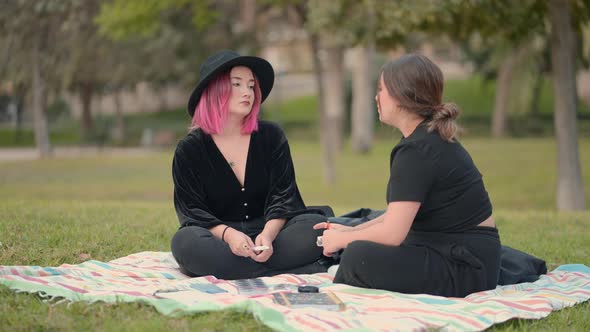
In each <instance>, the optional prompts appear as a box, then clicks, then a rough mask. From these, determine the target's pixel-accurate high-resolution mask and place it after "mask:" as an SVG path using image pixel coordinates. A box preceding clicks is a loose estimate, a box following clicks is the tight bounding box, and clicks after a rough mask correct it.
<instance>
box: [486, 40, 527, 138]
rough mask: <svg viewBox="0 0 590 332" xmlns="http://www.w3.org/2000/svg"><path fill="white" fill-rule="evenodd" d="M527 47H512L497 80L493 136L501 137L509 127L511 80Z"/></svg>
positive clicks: (499, 70) (501, 66)
mask: <svg viewBox="0 0 590 332" xmlns="http://www.w3.org/2000/svg"><path fill="white" fill-rule="evenodd" d="M524 50H525V48H524V47H521V48H519V49H511V50H510V51H509V52H508V54H506V57H505V58H504V61H502V64H501V65H500V68H499V69H498V79H497V81H496V97H495V101H494V113H493V114H492V137H495V138H499V137H504V136H506V130H507V128H508V101H509V100H510V82H512V74H513V73H514V70H515V67H516V65H517V64H518V61H519V59H520V57H521V55H522V54H523V52H524Z"/></svg>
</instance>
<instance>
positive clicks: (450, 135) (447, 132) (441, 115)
mask: <svg viewBox="0 0 590 332" xmlns="http://www.w3.org/2000/svg"><path fill="white" fill-rule="evenodd" d="M460 112H461V110H460V109H459V106H457V105H456V104H454V103H443V104H440V105H438V106H436V107H434V110H433V112H432V117H431V118H430V121H428V131H433V130H436V131H437V132H438V134H439V135H440V136H441V137H442V139H444V140H445V141H448V142H454V141H455V140H456V139H457V136H458V135H459V132H460V131H461V128H460V127H459V126H458V125H457V123H456V122H455V119H457V117H458V116H459V113H460Z"/></svg>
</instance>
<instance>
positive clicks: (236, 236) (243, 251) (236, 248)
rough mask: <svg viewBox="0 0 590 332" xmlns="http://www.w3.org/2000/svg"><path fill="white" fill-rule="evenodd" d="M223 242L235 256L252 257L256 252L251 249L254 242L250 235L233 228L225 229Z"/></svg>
mask: <svg viewBox="0 0 590 332" xmlns="http://www.w3.org/2000/svg"><path fill="white" fill-rule="evenodd" d="M225 242H227V244H228V245H229V248H230V249H231V252H233V253H234V255H236V256H240V257H250V258H252V259H253V258H254V257H255V256H256V254H255V253H254V251H253V250H252V248H253V247H254V243H253V242H252V239H250V237H249V236H248V235H246V234H244V233H242V232H240V231H238V230H236V229H234V228H230V229H228V230H227V232H226V234H225Z"/></svg>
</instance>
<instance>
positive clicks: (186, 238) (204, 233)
mask: <svg viewBox="0 0 590 332" xmlns="http://www.w3.org/2000/svg"><path fill="white" fill-rule="evenodd" d="M208 237H212V234H211V232H210V231H209V230H207V229H205V228H202V227H197V226H188V227H183V228H181V229H179V230H178V231H177V232H176V233H175V234H174V236H173V237H172V240H171V241H170V249H171V250H172V255H174V258H176V260H177V261H179V258H180V257H181V256H183V254H184V253H187V252H194V251H195V249H196V247H198V246H199V245H200V244H201V243H202V240H204V239H206V238H208Z"/></svg>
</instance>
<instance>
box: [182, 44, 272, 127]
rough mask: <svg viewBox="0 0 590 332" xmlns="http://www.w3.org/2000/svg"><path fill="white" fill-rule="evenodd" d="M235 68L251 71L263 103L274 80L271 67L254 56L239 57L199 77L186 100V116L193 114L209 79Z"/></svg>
mask: <svg viewBox="0 0 590 332" xmlns="http://www.w3.org/2000/svg"><path fill="white" fill-rule="evenodd" d="M236 66H246V67H248V68H250V70H252V72H253V73H254V76H256V79H257V80H258V84H259V85H260V94H261V97H262V98H261V100H260V103H262V102H264V100H265V99H266V97H268V95H269V94H270V91H271V90H272V87H273V84H274V80H275V73H274V70H273V68H272V65H271V64H270V63H269V62H268V61H266V60H264V59H262V58H259V57H255V56H239V57H236V58H233V59H231V60H229V61H227V62H224V63H223V64H221V65H219V66H218V67H217V68H216V69H215V70H213V71H211V73H209V74H208V75H207V76H206V77H201V78H200V81H199V83H198V84H197V86H196V87H195V88H194V89H193V92H192V93H191V96H190V97H189V100H188V109H187V111H188V114H189V115H190V116H191V117H192V116H193V115H194V113H195V108H196V107H197V104H198V103H199V99H201V94H202V93H203V90H205V88H206V87H207V85H208V84H209V82H210V81H211V79H213V78H214V77H215V76H217V75H218V74H219V73H221V72H224V71H226V70H229V69H231V68H233V67H236Z"/></svg>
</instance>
